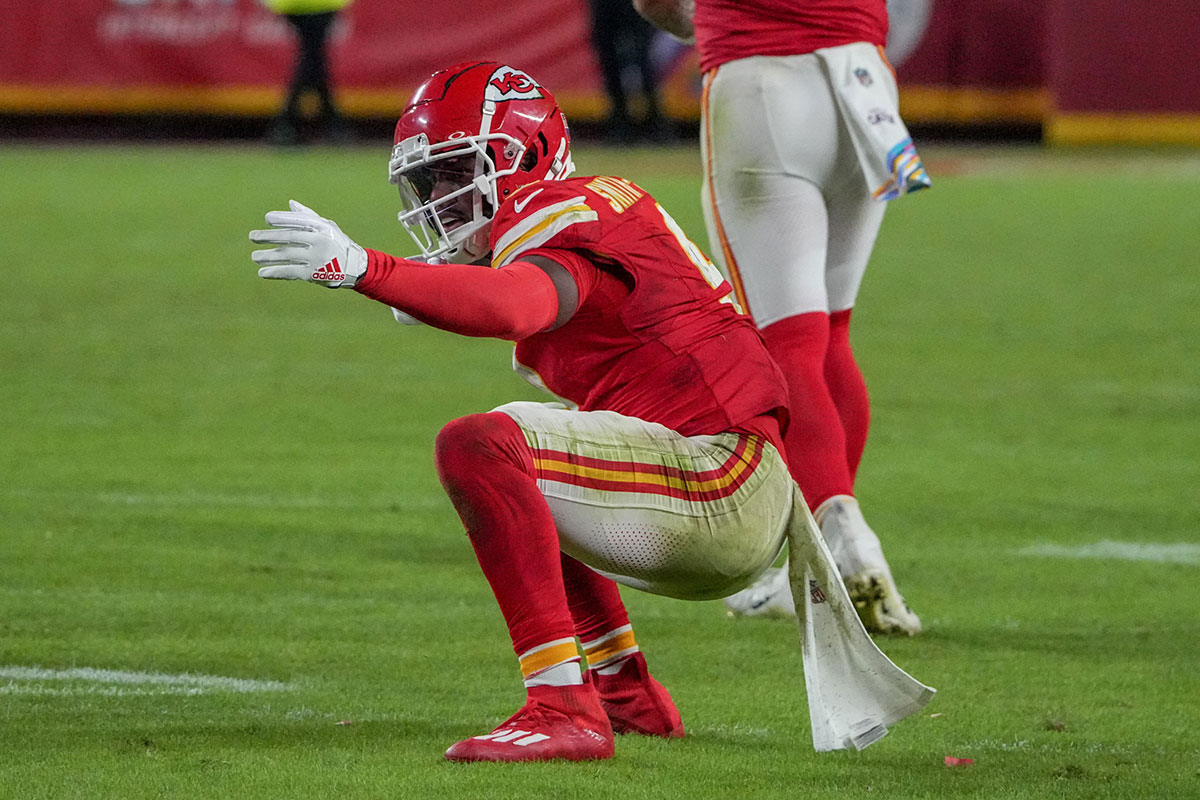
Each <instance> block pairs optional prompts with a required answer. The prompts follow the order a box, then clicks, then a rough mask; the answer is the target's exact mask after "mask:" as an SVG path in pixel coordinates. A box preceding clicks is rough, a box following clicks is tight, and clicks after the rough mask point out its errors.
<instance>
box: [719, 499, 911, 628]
mask: <svg viewBox="0 0 1200 800" xmlns="http://www.w3.org/2000/svg"><path fill="white" fill-rule="evenodd" d="M813 516H814V517H815V518H816V520H817V524H818V525H819V526H820V528H821V534H822V536H823V538H824V539H825V543H826V545H828V547H829V551H830V553H832V554H833V559H834V561H835V562H837V565H838V571H839V572H840V573H841V576H842V580H843V582H844V583H845V584H846V591H847V593H848V594H849V595H850V599H851V600H853V601H854V608H855V610H857V611H858V616H859V618H860V619H861V620H862V621H863V625H864V626H865V627H866V629H867V630H868V631H870V632H871V633H903V634H907V635H908V636H913V635H915V634H917V633H920V632H921V620H920V619H919V618H918V617H917V615H916V614H914V613H912V611H910V610H909V608H908V605H907V604H906V603H905V602H904V597H903V596H901V594H900V590H899V589H897V588H896V581H895V579H894V578H893V577H892V571H891V569H889V568H888V564H887V560H886V559H885V558H884V557H883V548H882V547H881V546H880V544H879V537H878V536H876V535H875V532H874V531H873V530H871V527H870V526H869V525H868V524H867V521H866V520H865V519H863V515H862V511H861V510H860V509H859V507H858V501H857V500H855V499H854V498H853V497H851V496H849V495H835V496H833V497H831V498H829V499H828V500H826V501H825V502H824V503H822V504H821V505H820V506H819V507H818V508H817V510H816V513H815V514H814V515H813ZM725 606H726V608H728V609H729V615H730V616H733V617H794V616H796V604H795V602H794V601H793V600H792V590H791V586H790V585H789V584H788V568H787V564H784V565H783V566H782V567H772V568H771V569H768V570H767V571H766V572H765V573H763V575H762V576H761V577H760V578H759V579H758V580H757V581H755V582H754V583H753V584H751V585H750V586H749V587H747V588H745V589H743V590H741V591H740V592H738V593H737V594H733V595H730V596H729V597H726V598H725Z"/></svg>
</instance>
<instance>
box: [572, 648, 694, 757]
mask: <svg viewBox="0 0 1200 800" xmlns="http://www.w3.org/2000/svg"><path fill="white" fill-rule="evenodd" d="M587 674H588V680H590V681H591V682H592V683H593V684H594V685H595V687H596V691H598V692H599V693H600V705H601V706H602V707H603V708H604V712H605V713H606V714H608V719H609V721H610V722H611V723H612V729H613V731H614V732H615V733H640V734H642V735H643V736H661V737H663V738H664V739H678V738H681V737H682V736H683V719H682V718H681V717H680V716H679V710H678V709H676V708H675V702H674V701H673V700H671V695H670V694H668V693H667V690H666V689H665V688H663V685H662V684H661V683H659V682H658V681H656V680H654V678H652V677H650V670H649V669H647V667H646V657H645V656H643V655H642V654H641V653H640V652H638V653H634V654H633V655H632V656H630V657H629V658H627V659H625V663H624V664H622V665H621V669H620V671H618V672H617V673H616V674H615V675H601V674H600V673H598V672H596V671H594V670H588V673H587Z"/></svg>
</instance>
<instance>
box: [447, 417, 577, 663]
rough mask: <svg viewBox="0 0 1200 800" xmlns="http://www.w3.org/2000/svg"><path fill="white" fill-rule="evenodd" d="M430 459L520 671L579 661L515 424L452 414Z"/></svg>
mask: <svg viewBox="0 0 1200 800" xmlns="http://www.w3.org/2000/svg"><path fill="white" fill-rule="evenodd" d="M435 456H436V464H437V470H438V476H439V477H440V478H441V480H442V486H444V487H445V489H446V493H447V494H448V495H450V500H451V502H452V503H454V508H455V509H456V510H457V511H458V515H459V517H460V518H461V519H462V522H463V525H464V526H465V527H466V529H467V535H468V536H470V538H471V545H472V546H473V547H474V548H475V555H476V557H477V558H478V559H479V565H480V567H482V568H483V574H484V575H485V576H486V577H487V580H488V583H489V584H491V587H492V592H493V594H495V595H496V602H497V603H499V605H500V611H501V613H503V614H504V621H505V622H507V623H508V631H509V633H510V634H511V636H512V640H513V649H514V650H515V651H516V652H517V655H518V656H520V657H521V671H522V673H523V674H524V675H525V677H526V678H527V679H528V678H530V677H531V676H532V675H534V674H536V673H538V672H541V671H544V670H547V669H549V668H551V667H555V666H556V665H560V664H563V663H565V662H568V661H571V660H573V659H574V660H578V658H579V653H578V650H577V649H576V646H575V639H574V636H575V627H574V624H573V622H572V619H571V612H570V610H569V609H568V606H567V597H566V590H565V588H564V586H563V578H562V569H561V567H560V564H559V545H558V533H557V531H556V530H555V527H554V520H553V519H552V518H551V516H550V508H549V507H548V506H547V505H546V500H545V498H544V497H542V494H541V492H539V491H538V488H537V484H536V482H535V480H534V477H533V475H534V468H533V455H532V453H531V452H530V450H529V446H528V445H527V444H526V442H525V436H524V434H523V433H521V429H520V428H519V427H517V423H516V422H514V421H513V420H512V418H511V417H509V416H508V415H506V414H502V413H499V412H492V413H489V414H472V415H471V416H468V417H462V418H461V419H456V420H454V421H453V422H450V423H449V424H448V425H446V427H444V428H442V430H441V432H440V433H439V434H438V437H437V444H436V449H435ZM597 577H599V576H597ZM576 674H578V671H576Z"/></svg>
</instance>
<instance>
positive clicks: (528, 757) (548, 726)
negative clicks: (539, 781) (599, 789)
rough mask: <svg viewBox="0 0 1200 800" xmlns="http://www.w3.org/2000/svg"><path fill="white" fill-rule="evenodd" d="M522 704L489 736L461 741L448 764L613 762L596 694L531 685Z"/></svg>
mask: <svg viewBox="0 0 1200 800" xmlns="http://www.w3.org/2000/svg"><path fill="white" fill-rule="evenodd" d="M528 691H529V698H528V699H527V700H526V701H525V705H523V706H521V709H520V710H519V711H517V713H516V714H513V715H512V716H511V717H509V718H508V719H507V720H506V721H505V722H503V723H502V724H500V725H499V726H497V727H496V729H495V730H494V731H492V732H491V733H485V734H483V735H482V736H473V737H471V738H470V739H463V740H462V741H461V742H458V743H457V744H455V745H452V746H451V747H450V749H449V750H447V751H446V758H447V759H448V760H450V761H551V760H554V759H562V760H564V761H591V760H594V759H600V758H612V754H613V731H612V726H611V725H610V724H609V722H608V717H606V716H605V714H604V709H602V708H601V707H600V698H599V697H598V696H597V695H596V690H595V688H593V687H592V686H590V685H588V684H586V683H585V684H584V685H582V686H534V687H531V688H530V689H529V690H528Z"/></svg>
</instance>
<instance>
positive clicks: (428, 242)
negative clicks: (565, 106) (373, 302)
mask: <svg viewBox="0 0 1200 800" xmlns="http://www.w3.org/2000/svg"><path fill="white" fill-rule="evenodd" d="M574 169H575V166H574V164H572V163H571V142H570V133H569V132H568V130H567V120H566V118H565V117H563V114H562V111H560V110H559V108H558V104H557V103H556V102H555V101H554V97H553V96H551V94H550V92H548V91H546V90H545V89H544V88H542V86H541V85H539V84H538V83H537V81H535V80H534V79H533V78H531V77H529V76H528V75H526V74H525V73H524V72H522V71H520V70H519V69H514V68H512V67H509V66H505V65H504V64H499V63H496V62H494V61H472V62H467V63H464V64H457V65H455V66H453V67H449V68H447V69H443V70H440V71H438V72H435V73H434V74H433V75H432V76H431V77H430V78H429V79H428V80H427V81H425V82H424V83H423V84H421V86H420V87H419V88H418V89H417V91H416V93H415V94H414V95H413V97H412V100H410V101H409V103H408V106H407V107H406V108H405V109H404V112H403V113H402V114H401V115H400V121H399V122H397V123H396V138H395V146H394V147H393V148H392V158H391V161H390V163H389V164H388V178H389V180H390V181H391V182H392V183H395V184H398V185H399V187H400V201H401V205H402V208H403V210H402V211H401V212H400V215H399V218H400V223H401V224H402V225H404V227H405V228H406V229H407V230H408V232H409V234H410V235H411V236H412V237H413V240H414V241H415V242H416V243H417V246H418V247H420V248H421V253H422V254H423V255H424V256H425V258H427V259H428V258H434V257H437V258H440V259H442V260H444V261H450V262H457V263H470V262H474V261H478V260H479V259H481V258H482V257H484V256H486V255H487V254H488V252H489V251H490V249H491V247H490V245H489V240H488V235H489V232H490V231H489V227H490V225H491V221H492V217H493V216H494V215H495V213H496V209H497V208H499V207H500V204H501V203H503V202H504V198H506V197H508V196H509V195H510V194H512V193H513V192H515V191H516V190H517V189H519V188H520V187H522V186H524V185H525V184H527V183H531V182H533V181H540V180H561V179H563V178H565V177H567V176H568V175H569V174H570V173H571V172H572V171H573V170H574Z"/></svg>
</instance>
